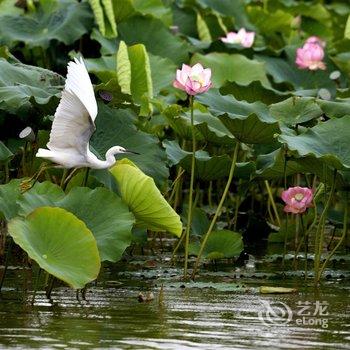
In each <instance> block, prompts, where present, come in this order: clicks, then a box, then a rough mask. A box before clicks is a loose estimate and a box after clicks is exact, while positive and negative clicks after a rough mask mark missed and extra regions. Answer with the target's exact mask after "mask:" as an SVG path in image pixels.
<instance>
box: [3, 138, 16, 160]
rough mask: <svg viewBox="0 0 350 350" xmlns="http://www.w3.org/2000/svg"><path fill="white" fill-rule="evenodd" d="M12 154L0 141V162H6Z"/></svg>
mask: <svg viewBox="0 0 350 350" xmlns="http://www.w3.org/2000/svg"><path fill="white" fill-rule="evenodd" d="M13 157H14V154H13V153H12V152H11V151H10V150H9V149H8V148H7V147H6V146H5V145H4V143H3V142H1V141H0V164H4V163H8V162H9V161H10V160H11V159H12V158H13Z"/></svg>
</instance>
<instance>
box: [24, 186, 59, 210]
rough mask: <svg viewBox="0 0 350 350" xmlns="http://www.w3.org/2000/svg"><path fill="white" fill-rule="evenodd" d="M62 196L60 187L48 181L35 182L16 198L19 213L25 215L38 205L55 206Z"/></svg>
mask: <svg viewBox="0 0 350 350" xmlns="http://www.w3.org/2000/svg"><path fill="white" fill-rule="evenodd" d="M63 197H64V191H63V190H62V189H61V187H59V186H57V185H55V184H53V183H52V182H50V181H44V182H36V183H35V184H34V186H33V187H32V188H31V189H30V190H29V191H27V192H24V193H23V195H22V196H20V197H19V198H18V204H19V205H20V211H19V214H20V215H22V216H27V215H28V214H29V213H31V212H32V211H33V210H35V209H36V208H39V207H56V206H58V205H57V202H58V201H60V200H61V199H62V198H63Z"/></svg>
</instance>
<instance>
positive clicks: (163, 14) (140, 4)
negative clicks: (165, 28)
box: [132, 0, 172, 25]
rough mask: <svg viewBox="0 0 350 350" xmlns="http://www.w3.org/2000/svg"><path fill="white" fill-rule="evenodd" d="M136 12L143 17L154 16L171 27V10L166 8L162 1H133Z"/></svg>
mask: <svg viewBox="0 0 350 350" xmlns="http://www.w3.org/2000/svg"><path fill="white" fill-rule="evenodd" d="M132 5H133V7H134V8H135V10H136V11H137V12H139V13H142V14H143V15H152V16H153V17H156V18H159V19H160V20H162V21H163V22H164V24H166V25H171V22H172V13H171V8H170V7H169V6H166V5H165V3H164V2H163V1H162V0H147V1H144V0H132Z"/></svg>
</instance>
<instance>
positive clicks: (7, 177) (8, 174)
mask: <svg viewBox="0 0 350 350" xmlns="http://www.w3.org/2000/svg"><path fill="white" fill-rule="evenodd" d="M4 168H5V184H7V183H8V182H9V181H10V169H9V163H8V162H6V163H5V165H4Z"/></svg>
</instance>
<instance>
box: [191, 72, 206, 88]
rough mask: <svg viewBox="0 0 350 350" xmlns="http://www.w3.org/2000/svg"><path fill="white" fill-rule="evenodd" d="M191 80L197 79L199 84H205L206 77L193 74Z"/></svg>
mask: <svg viewBox="0 0 350 350" xmlns="http://www.w3.org/2000/svg"><path fill="white" fill-rule="evenodd" d="M191 80H194V81H197V82H198V83H199V84H201V86H203V85H204V78H203V77H201V76H199V75H197V74H193V75H191Z"/></svg>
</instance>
